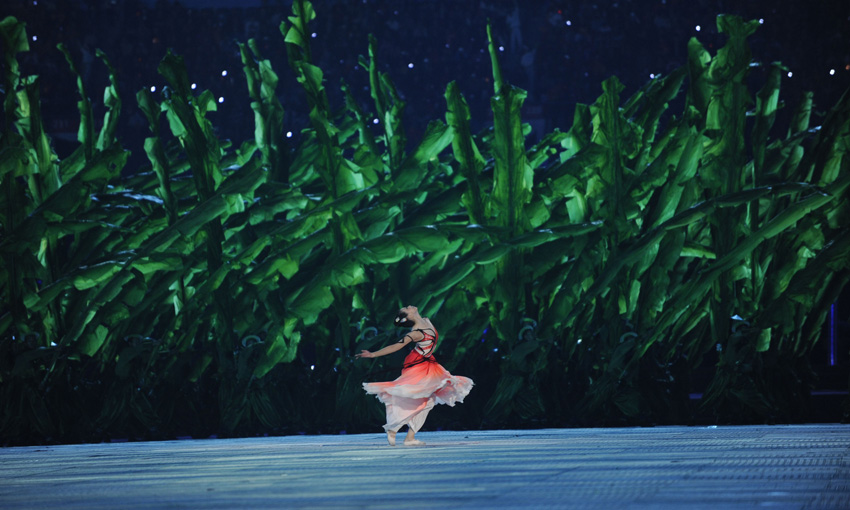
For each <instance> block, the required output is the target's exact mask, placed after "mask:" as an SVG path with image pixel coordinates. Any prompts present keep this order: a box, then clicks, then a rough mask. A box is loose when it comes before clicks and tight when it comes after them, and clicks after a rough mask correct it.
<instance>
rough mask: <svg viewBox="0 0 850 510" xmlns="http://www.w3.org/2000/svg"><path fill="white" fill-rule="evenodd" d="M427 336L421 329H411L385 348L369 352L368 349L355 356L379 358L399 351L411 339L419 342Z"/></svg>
mask: <svg viewBox="0 0 850 510" xmlns="http://www.w3.org/2000/svg"><path fill="white" fill-rule="evenodd" d="M423 338H425V335H424V334H422V332H421V331H411V332H410V333H408V334H406V335H404V338H402V339H401V340H399V341H398V342H397V343H394V344H392V345H388V346H386V347H384V348H383V349H381V350H379V351H375V352H369V351H367V350H362V351H360V354H355V355H354V357H355V358H378V357H380V356H386V355H387V354H392V353H394V352H397V351H398V350H399V349H401V348H402V347H404V346H405V345H407V344H409V343H410V342H411V341H413V342H418V341H420V340H422V339H423Z"/></svg>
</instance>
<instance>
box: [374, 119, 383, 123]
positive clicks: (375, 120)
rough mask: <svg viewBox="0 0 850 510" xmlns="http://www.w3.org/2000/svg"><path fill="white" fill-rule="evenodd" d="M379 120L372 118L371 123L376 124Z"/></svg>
mask: <svg viewBox="0 0 850 510" xmlns="http://www.w3.org/2000/svg"><path fill="white" fill-rule="evenodd" d="M379 122H381V121H379V120H378V119H372V124H377V123H379Z"/></svg>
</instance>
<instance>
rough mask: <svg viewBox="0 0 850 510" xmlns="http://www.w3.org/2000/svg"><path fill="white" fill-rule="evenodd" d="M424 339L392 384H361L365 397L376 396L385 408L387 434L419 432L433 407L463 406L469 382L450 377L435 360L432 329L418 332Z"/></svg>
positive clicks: (456, 376)
mask: <svg viewBox="0 0 850 510" xmlns="http://www.w3.org/2000/svg"><path fill="white" fill-rule="evenodd" d="M415 331H419V332H421V333H422V334H423V335H424V336H425V337H424V338H423V339H422V340H420V341H418V342H416V346H415V347H414V348H413V350H411V351H410V354H408V355H407V357H405V358H404V366H403V367H402V369H401V376H400V377H399V378H398V379H396V380H395V381H389V382H375V383H363V389H365V390H366V393H369V394H372V395H375V396H376V397H378V400H380V401H381V402H383V403H384V404H385V405H386V406H387V424H386V425H384V429H385V430H387V431H390V430H392V431H398V429H400V428H401V427H403V426H404V425H407V426H408V427H410V429H411V430H413V431H414V432H418V431H419V429H420V428H422V424H424V423H425V418H426V417H427V416H428V412H429V411H430V410H431V409H433V407H434V405H435V404H447V405H449V406H454V405H455V403H457V402H461V403H462V402H463V399H464V397H466V396H467V395H468V394H469V392H470V390H472V385H473V384H474V383H473V382H472V379H470V378H468V377H463V376H460V375H452V374H450V373H449V371H448V370H446V369H445V368H443V367H442V365H440V364H439V363H437V360H436V359H435V358H434V356H433V354H432V352H433V351H434V348H435V347H436V346H437V332H436V331H435V330H433V329H431V328H427V329H417V330H415Z"/></svg>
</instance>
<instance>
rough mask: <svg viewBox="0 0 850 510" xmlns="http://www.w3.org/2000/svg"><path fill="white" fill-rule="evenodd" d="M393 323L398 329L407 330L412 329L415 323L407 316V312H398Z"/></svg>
mask: <svg viewBox="0 0 850 510" xmlns="http://www.w3.org/2000/svg"><path fill="white" fill-rule="evenodd" d="M393 323H394V324H395V325H396V326H398V327H400V328H409V327H412V326H413V325H414V324H416V323H415V322H413V320H412V319H410V318H409V317H408V316H407V312H405V311H404V310H399V311H398V315H396V316H395V320H394V321H393Z"/></svg>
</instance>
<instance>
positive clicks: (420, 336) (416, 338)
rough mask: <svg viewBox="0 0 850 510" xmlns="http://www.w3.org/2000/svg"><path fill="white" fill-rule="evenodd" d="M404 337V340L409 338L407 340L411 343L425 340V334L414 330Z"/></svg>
mask: <svg viewBox="0 0 850 510" xmlns="http://www.w3.org/2000/svg"><path fill="white" fill-rule="evenodd" d="M404 336H405V337H406V338H409V339H410V340H411V341H413V342H419V341H420V340H422V339H423V338H425V333H423V332H421V331H419V330H414V331H411V332H410V333H408V334H406V335H404Z"/></svg>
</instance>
